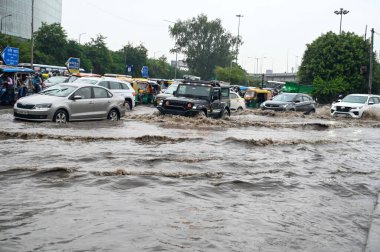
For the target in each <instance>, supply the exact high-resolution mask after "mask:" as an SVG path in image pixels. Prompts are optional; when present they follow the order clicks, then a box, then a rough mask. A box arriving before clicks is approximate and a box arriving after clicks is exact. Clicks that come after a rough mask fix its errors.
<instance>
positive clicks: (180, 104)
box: [163, 101, 188, 110]
mask: <svg viewBox="0 0 380 252" xmlns="http://www.w3.org/2000/svg"><path fill="white" fill-rule="evenodd" d="M187 103H188V102H186V101H169V105H167V104H166V101H164V102H163V105H164V107H165V108H166V109H175V110H184V109H185V107H186V104H187Z"/></svg>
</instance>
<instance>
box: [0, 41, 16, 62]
mask: <svg viewBox="0 0 380 252" xmlns="http://www.w3.org/2000/svg"><path fill="white" fill-rule="evenodd" d="M1 57H2V58H3V60H4V63H5V65H10V66H17V65H18V57H19V51H18V48H16V47H9V46H7V47H6V48H5V49H4V51H3V52H2V53H1Z"/></svg>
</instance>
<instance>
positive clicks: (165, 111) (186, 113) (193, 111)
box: [157, 106, 202, 116]
mask: <svg viewBox="0 0 380 252" xmlns="http://www.w3.org/2000/svg"><path fill="white" fill-rule="evenodd" d="M157 109H158V110H159V111H160V112H161V113H162V114H168V115H181V116H195V115H197V114H199V112H201V111H202V110H199V109H189V110H178V109H168V108H164V107H162V106H157Z"/></svg>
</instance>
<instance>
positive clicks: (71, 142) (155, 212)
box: [0, 107, 380, 251]
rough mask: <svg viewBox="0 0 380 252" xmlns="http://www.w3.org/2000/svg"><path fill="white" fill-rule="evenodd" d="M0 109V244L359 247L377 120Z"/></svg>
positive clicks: (28, 247)
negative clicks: (72, 115)
mask: <svg viewBox="0 0 380 252" xmlns="http://www.w3.org/2000/svg"><path fill="white" fill-rule="evenodd" d="M153 111H154V109H152V108H147V107H138V108H137V109H136V110H135V111H133V112H132V113H130V114H128V115H127V117H126V118H125V120H123V121H121V122H118V123H110V122H107V121H100V122H78V123H69V124H67V125H64V126H59V125H55V124H53V123H31V122H23V121H14V120H13V116H12V115H11V114H10V111H1V114H0V143H1V144H0V154H1V162H0V195H1V197H0V251H362V250H363V248H364V247H365V244H366V239H367V235H368V229H369V225H370V223H371V219H372V212H373V209H374V206H375V202H376V200H377V195H378V193H379V191H380V165H379V158H380V152H379V147H380V127H379V125H380V123H379V121H378V120H377V119H376V118H373V117H371V118H368V119H365V120H352V119H336V120H335V119H334V120H331V119H330V118H329V117H328V116H326V115H325V113H323V111H322V112H321V113H319V114H316V115H312V116H303V115H302V114H297V113H279V114H271V113H265V114H263V113H261V112H257V111H246V112H242V113H240V114H233V116H232V117H231V119H230V120H211V119H207V118H206V119H202V118H196V119H194V118H183V117H175V116H165V117H162V116H155V115H152V113H153Z"/></svg>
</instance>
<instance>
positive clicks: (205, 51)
mask: <svg viewBox="0 0 380 252" xmlns="http://www.w3.org/2000/svg"><path fill="white" fill-rule="evenodd" d="M169 33H170V36H171V37H172V38H174V39H175V47H174V49H172V51H173V52H175V51H177V52H181V53H183V54H185V55H186V63H187V65H188V67H189V69H190V72H192V73H194V74H195V75H198V76H200V77H201V78H203V79H210V78H211V77H212V75H213V70H214V69H215V67H216V66H221V67H227V66H230V65H231V62H232V60H233V57H234V55H235V51H234V50H233V48H234V46H235V45H236V43H237V42H238V39H237V38H236V37H233V36H232V35H231V33H229V32H227V31H226V30H225V29H224V28H223V27H222V24H221V21H220V19H216V20H211V21H209V20H208V18H207V16H206V15H204V14H201V15H199V16H198V17H196V18H192V19H188V20H186V21H178V22H176V23H175V24H174V26H172V27H171V26H170V27H169ZM239 43H240V41H239Z"/></svg>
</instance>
